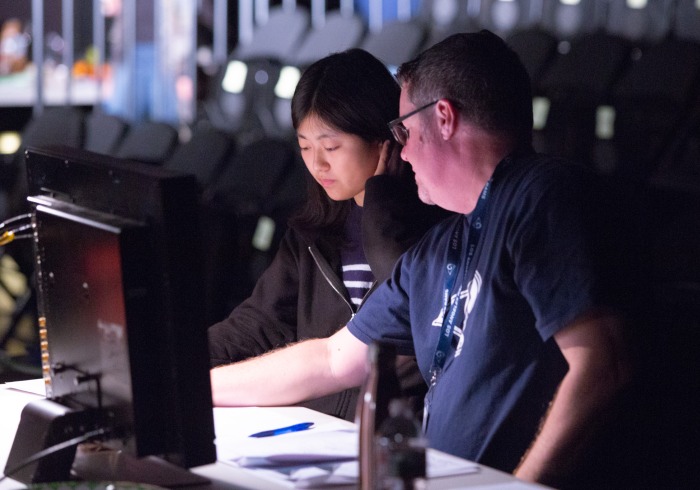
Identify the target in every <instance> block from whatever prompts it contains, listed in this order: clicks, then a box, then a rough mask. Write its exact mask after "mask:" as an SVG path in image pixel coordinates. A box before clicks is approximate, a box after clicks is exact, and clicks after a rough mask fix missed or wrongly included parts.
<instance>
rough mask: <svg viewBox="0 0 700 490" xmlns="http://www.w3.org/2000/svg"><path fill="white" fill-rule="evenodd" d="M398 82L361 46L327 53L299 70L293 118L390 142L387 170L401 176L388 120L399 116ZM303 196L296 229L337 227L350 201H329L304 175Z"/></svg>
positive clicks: (406, 171)
mask: <svg viewBox="0 0 700 490" xmlns="http://www.w3.org/2000/svg"><path fill="white" fill-rule="evenodd" d="M399 95H400V88H399V85H398V83H397V82H396V79H395V78H394V77H393V76H392V75H391V73H389V71H388V70H387V68H386V67H385V66H384V64H383V63H382V62H381V61H379V60H378V59H377V58H375V57H374V56H372V55H371V54H369V53H368V52H367V51H364V50H362V49H350V50H347V51H343V52H341V53H334V54H331V55H329V56H327V57H325V58H323V59H321V60H319V61H317V62H315V63H314V64H312V65H311V66H309V67H308V68H307V69H306V70H305V71H304V73H303V75H302V77H301V79H300V80H299V83H298V84H297V87H296V90H295V91H294V97H293V98H292V122H293V124H294V128H295V129H298V128H299V125H300V124H301V122H302V121H303V120H304V119H306V118H307V117H309V116H314V117H317V118H318V119H320V120H321V121H323V123H324V124H326V125H328V126H330V127H332V128H335V129H337V130H338V131H340V132H343V133H348V134H353V135H356V136H359V137H360V138H362V139H363V140H365V141H367V142H370V143H373V142H380V141H384V140H389V141H390V142H391V143H390V144H391V147H390V153H389V155H390V156H389V158H388V159H387V170H386V173H388V174H393V175H400V176H402V177H406V176H407V174H410V171H409V169H408V168H407V167H408V166H407V165H405V164H404V163H403V162H402V161H401V158H400V156H399V154H400V151H401V150H400V148H399V147H398V145H397V144H396V143H394V140H393V138H392V136H391V132H390V131H389V128H388V126H387V123H388V122H389V121H391V120H392V119H394V118H396V117H398V113H399ZM307 177H308V181H309V184H308V198H307V200H306V203H305V205H304V206H302V208H301V210H300V211H299V213H297V214H296V215H295V216H293V217H292V219H291V220H290V224H292V225H294V226H295V227H297V228H300V229H320V228H331V229H339V228H340V227H342V224H343V223H344V221H345V217H346V215H347V212H348V209H349V207H350V202H349V201H333V200H332V199H330V198H329V197H328V195H327V194H326V192H325V191H324V190H323V188H322V187H321V186H320V185H319V184H318V183H317V182H316V181H315V180H314V179H313V177H312V176H311V175H308V173H307Z"/></svg>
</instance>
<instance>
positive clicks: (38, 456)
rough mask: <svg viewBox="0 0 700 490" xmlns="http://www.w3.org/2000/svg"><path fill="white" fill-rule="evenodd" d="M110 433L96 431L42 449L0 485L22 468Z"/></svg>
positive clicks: (108, 430)
mask: <svg viewBox="0 0 700 490" xmlns="http://www.w3.org/2000/svg"><path fill="white" fill-rule="evenodd" d="M110 432H112V430H111V429H105V428H101V429H95V430H92V431H90V432H86V433H85V434H83V435H80V436H77V437H74V438H73V439H68V440H67V441H64V442H59V443H58V444H54V445H53V446H49V447H47V448H46V449H42V450H41V451H39V452H37V453H34V454H33V455H31V456H29V457H28V458H27V459H25V460H24V461H22V462H21V463H19V464H18V465H16V466H15V467H14V468H11V469H10V470H9V471H7V473H5V474H4V475H3V476H2V477H0V483H2V481H3V480H5V479H6V478H10V477H11V476H12V475H14V474H15V473H17V472H18V471H20V470H21V469H22V468H24V467H26V466H29V465H30V464H32V463H36V462H37V461H39V460H40V459H43V458H45V457H47V456H50V455H52V454H54V453H57V452H59V451H62V450H64V449H68V448H69V447H71V446H77V445H78V444H81V443H83V442H86V441H87V440H89V439H92V438H93V437H97V436H102V435H105V434H108V433H110Z"/></svg>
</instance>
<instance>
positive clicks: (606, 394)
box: [515, 313, 629, 484]
mask: <svg viewBox="0 0 700 490" xmlns="http://www.w3.org/2000/svg"><path fill="white" fill-rule="evenodd" d="M554 338H555V340H556V342H557V344H558V345H559V348H560V349H561V351H562V354H563V355H564V358H565V359H566V361H567V362H568V364H569V370H568V372H567V374H566V375H565V376H564V379H563V380H562V382H561V385H560V386H559V389H558V391H557V394H556V396H555V398H554V400H553V402H552V405H551V406H550V409H549V412H548V414H547V416H546V417H545V419H544V421H543V424H542V426H541V430H540V432H539V434H538V436H537V438H536V439H535V441H534V442H533V444H532V446H531V447H530V449H529V450H528V452H527V453H526V454H525V456H524V457H523V460H522V461H521V463H520V465H519V467H518V468H517V469H516V471H515V476H517V477H518V478H522V479H524V480H530V481H537V482H541V483H545V484H547V483H549V484H556V483H557V481H558V479H559V478H561V477H566V475H567V474H568V473H570V472H571V471H572V470H573V469H574V468H575V467H576V464H577V462H578V460H579V459H580V458H579V456H581V455H582V453H583V452H584V451H585V450H586V443H587V442H588V440H589V437H590V436H591V434H592V433H593V432H595V429H596V428H598V427H599V426H600V423H601V421H602V420H601V419H602V418H604V416H605V414H604V412H605V410H606V408H608V407H609V406H610V404H611V402H612V401H613V399H614V398H615V395H616V394H617V393H618V392H619V391H620V389H621V388H622V387H623V386H624V384H625V383H626V381H627V379H628V377H629V365H628V360H627V354H626V349H625V345H624V340H623V334H622V323H621V321H620V320H619V319H618V318H617V317H616V316H614V315H610V314H602V313H601V314H595V315H587V316H585V317H583V318H579V319H577V320H576V321H575V322H573V323H572V324H570V325H568V326H567V327H566V328H564V329H563V330H561V331H560V332H559V333H557V334H555V336H554Z"/></svg>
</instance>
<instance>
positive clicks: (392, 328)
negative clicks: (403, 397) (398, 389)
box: [348, 251, 414, 355]
mask: <svg viewBox="0 0 700 490" xmlns="http://www.w3.org/2000/svg"><path fill="white" fill-rule="evenodd" d="M410 263H411V255H410V251H409V252H407V253H406V254H404V255H402V256H401V258H400V259H399V261H398V262H397V264H396V266H395V267H394V271H393V273H392V275H391V277H390V278H389V279H387V280H386V281H384V282H383V283H381V284H380V285H379V286H378V287H377V289H376V290H375V291H374V292H373V293H372V294H371V295H370V296H369V297H368V298H367V299H366V300H365V302H364V304H363V305H362V307H361V308H360V309H359V311H358V312H357V314H356V315H355V316H354V317H353V318H352V319H351V320H350V322H348V329H349V330H350V333H352V334H353V335H354V336H355V337H357V338H358V339H359V340H361V341H362V342H364V343H366V344H369V343H372V342H386V343H390V344H392V345H394V346H395V347H396V349H397V353H398V354H401V355H414V349H413V340H412V337H411V323H410V320H409V306H410V305H409V300H408V298H409V294H408V288H409V286H408V278H409V274H408V273H407V271H408V270H409V268H410Z"/></svg>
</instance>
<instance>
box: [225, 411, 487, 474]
mask: <svg viewBox="0 0 700 490" xmlns="http://www.w3.org/2000/svg"><path fill="white" fill-rule="evenodd" d="M214 422H215V424H216V434H217V438H216V446H217V456H218V460H219V461H221V462H223V463H226V464H230V465H233V466H238V467H244V468H246V469H248V470H249V471H253V472H256V473H257V474H258V475H260V476H262V477H264V478H268V479H274V480H275V481H277V482H278V483H280V482H284V484H285V486H290V487H298V488H314V487H320V486H325V487H327V486H332V485H348V484H355V483H357V481H358V475H359V468H358V463H357V455H358V446H359V442H358V433H357V428H356V426H350V425H348V423H347V422H345V421H341V420H339V421H337V422H334V421H326V422H321V423H317V424H316V425H314V427H313V428H311V429H309V430H305V431H302V432H295V433H290V434H283V435H278V436H272V437H263V438H253V437H249V436H250V434H252V433H254V432H258V431H261V430H270V429H274V428H277V427H284V426H287V425H292V424H296V423H300V422H305V421H304V420H299V419H296V418H294V417H287V416H284V415H282V414H278V413H272V412H270V411H261V410H256V409H254V408H251V409H247V410H242V409H236V410H235V411H227V410H226V409H215V410H214ZM427 458H428V465H427V468H428V477H442V476H451V475H463V474H469V473H475V472H478V471H479V465H477V464H475V463H472V462H469V461H465V460H463V459H460V458H456V457H454V456H450V455H448V454H445V453H441V452H438V451H433V450H430V449H429V450H428V454H427Z"/></svg>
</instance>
